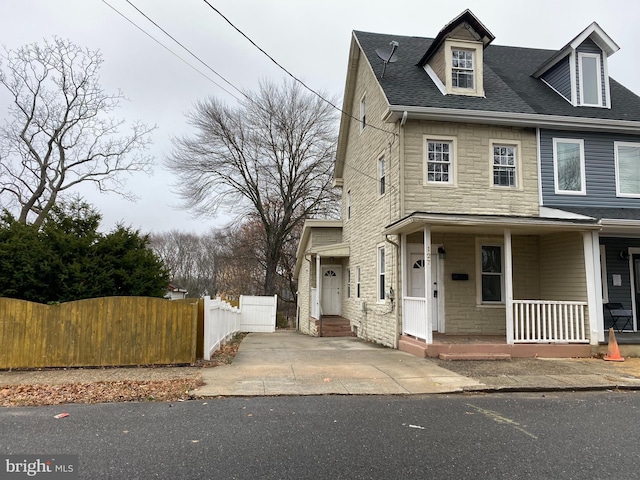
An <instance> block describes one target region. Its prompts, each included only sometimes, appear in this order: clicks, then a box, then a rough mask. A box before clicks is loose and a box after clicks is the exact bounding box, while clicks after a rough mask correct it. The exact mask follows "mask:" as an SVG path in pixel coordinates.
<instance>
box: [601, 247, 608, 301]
mask: <svg viewBox="0 0 640 480" xmlns="http://www.w3.org/2000/svg"><path fill="white" fill-rule="evenodd" d="M600 275H601V276H602V280H601V282H602V303H609V285H607V250H606V247H605V246H604V245H600Z"/></svg>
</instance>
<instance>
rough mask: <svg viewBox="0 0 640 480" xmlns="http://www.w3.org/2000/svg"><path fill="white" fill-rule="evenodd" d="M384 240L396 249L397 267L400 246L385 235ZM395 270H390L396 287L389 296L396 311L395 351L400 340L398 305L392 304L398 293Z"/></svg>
mask: <svg viewBox="0 0 640 480" xmlns="http://www.w3.org/2000/svg"><path fill="white" fill-rule="evenodd" d="M384 240H385V242H387V243H390V244H391V245H393V246H394V247H396V251H395V253H396V254H395V257H394V258H395V259H396V262H395V264H396V265H399V262H398V254H399V253H400V245H398V244H397V243H396V242H394V241H392V240H389V235H385V236H384ZM396 269H397V267H396V268H393V269H392V271H393V272H394V273H395V275H394V277H395V278H394V282H393V283H395V285H396V288H395V291H396V293H395V294H394V295H390V300H391V306H392V308H393V307H395V310H396V332H395V335H394V337H393V348H395V349H397V348H398V339H399V338H400V322H399V321H398V304H397V303H394V302H395V295H397V292H398V277H399V276H398V272H396Z"/></svg>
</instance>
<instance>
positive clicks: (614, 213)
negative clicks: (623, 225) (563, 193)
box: [545, 205, 640, 220]
mask: <svg viewBox="0 0 640 480" xmlns="http://www.w3.org/2000/svg"><path fill="white" fill-rule="evenodd" d="M545 207H549V208H557V209H558V210H564V211H565V212H572V213H577V214H578V215H585V216H587V217H591V218H595V219H596V220H602V219H608V220H640V208H607V207H573V206H566V205H563V206H557V207H554V206H552V205H545Z"/></svg>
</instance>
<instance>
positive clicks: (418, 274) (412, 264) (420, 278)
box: [409, 246, 444, 332]
mask: <svg viewBox="0 0 640 480" xmlns="http://www.w3.org/2000/svg"><path fill="white" fill-rule="evenodd" d="M431 249H432V250H431V251H433V252H437V251H438V249H437V246H432V247H431ZM431 258H432V260H433V261H432V262H431V289H430V292H429V294H430V295H431V297H432V298H433V301H432V302H431V318H432V320H433V321H432V328H433V331H434V332H441V331H442V328H441V327H442V326H441V318H440V304H441V302H442V295H443V293H444V292H443V291H442V287H443V286H441V285H439V284H438V279H439V268H440V262H441V260H440V258H439V257H438V256H437V255H433V256H432V257H431ZM409 271H410V274H409V296H410V297H417V298H424V292H425V289H424V254H423V253H411V254H410V255H409Z"/></svg>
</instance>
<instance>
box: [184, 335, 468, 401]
mask: <svg viewBox="0 0 640 480" xmlns="http://www.w3.org/2000/svg"><path fill="white" fill-rule="evenodd" d="M201 373H202V379H203V381H204V382H205V385H204V386H203V387H200V388H199V389H197V390H196V391H194V394H196V395H201V396H254V395H257V396H260V395H323V394H339V395H389V394H398V395H403V394H417V393H422V394H424V393H447V392H460V391H462V390H463V388H469V387H473V386H480V384H479V383H478V382H477V381H476V380H473V379H471V378H467V377H464V376H462V375H459V374H457V373H454V372H451V371H449V370H446V369H444V368H442V367H439V366H438V365H436V363H435V362H433V361H431V360H427V359H423V358H417V357H414V356H413V355H409V354H407V353H404V352H400V351H398V350H393V349H390V348H384V347H381V346H379V345H375V344H372V343H368V342H365V341H363V340H360V339H358V338H352V337H345V338H330V337H322V338H318V337H310V336H307V335H303V334H300V333H296V332H277V333H251V334H249V335H247V336H246V337H245V339H244V340H243V341H242V343H241V345H240V349H239V351H238V354H237V355H236V357H235V358H234V360H233V363H232V364H231V365H224V366H221V367H216V368H204V369H202V370H201Z"/></svg>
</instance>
